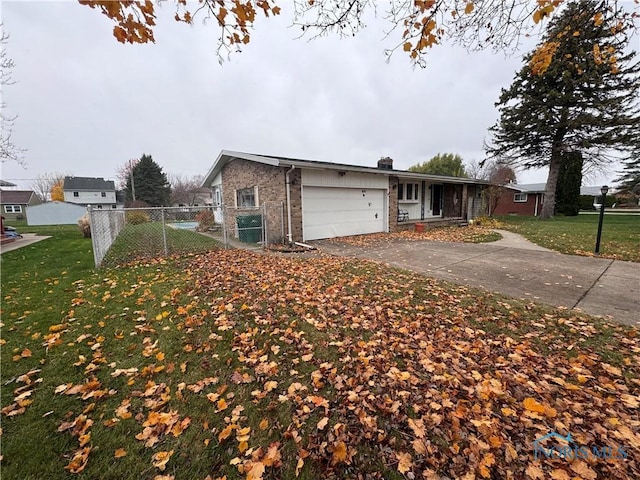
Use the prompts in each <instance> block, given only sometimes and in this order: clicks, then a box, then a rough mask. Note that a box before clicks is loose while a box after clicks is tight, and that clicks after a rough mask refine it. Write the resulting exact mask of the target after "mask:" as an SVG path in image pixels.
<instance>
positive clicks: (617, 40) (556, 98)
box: [487, 0, 640, 218]
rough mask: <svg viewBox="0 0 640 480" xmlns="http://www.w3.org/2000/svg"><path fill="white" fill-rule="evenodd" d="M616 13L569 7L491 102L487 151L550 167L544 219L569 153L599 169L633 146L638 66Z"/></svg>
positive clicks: (591, 5) (586, 3)
mask: <svg viewBox="0 0 640 480" xmlns="http://www.w3.org/2000/svg"><path fill="white" fill-rule="evenodd" d="M615 15H616V12H612V11H611V10H607V9H605V8H604V7H603V2H601V1H598V0H580V1H575V2H570V3H568V4H567V5H566V6H565V7H564V10H563V12H562V13H561V14H559V15H558V16H557V17H555V18H554V19H553V20H552V21H551V22H550V24H549V27H548V30H547V33H546V34H545V36H544V38H543V42H542V43H541V44H540V45H539V46H538V48H537V49H536V50H535V51H534V52H532V53H530V54H528V55H526V56H525V58H524V66H523V67H522V69H521V70H520V72H519V73H518V74H517V75H516V77H515V79H514V81H513V83H512V85H511V86H510V87H509V88H508V89H503V91H502V94H501V96H500V100H499V102H498V103H497V104H496V106H497V107H498V109H499V111H500V119H499V121H498V123H497V124H496V125H495V126H493V127H492V128H491V129H490V131H491V133H492V137H493V138H492V140H491V142H490V144H489V145H488V146H487V151H488V153H489V155H490V157H497V158H499V159H500V160H501V161H502V162H507V163H509V164H510V165H512V166H516V167H521V168H525V169H529V168H539V167H549V175H548V178H547V185H546V192H545V202H544V206H543V209H542V215H541V216H542V217H543V218H549V217H552V216H553V214H554V210H555V195H556V185H557V181H558V175H559V173H560V171H561V166H562V164H563V162H566V161H570V160H571V159H572V158H575V157H574V156H572V155H571V153H576V154H577V153H579V154H581V155H582V159H583V161H584V165H585V166H588V165H594V164H596V165H597V164H605V163H608V162H612V161H613V160H614V159H616V156H618V157H617V158H619V156H620V155H622V156H623V157H625V156H629V155H631V154H632V152H633V149H634V148H637V145H638V142H640V106H639V103H640V100H639V97H638V95H639V92H640V78H639V72H640V64H639V63H638V61H637V60H636V59H635V52H630V51H628V50H627V46H628V43H629V37H628V36H627V31H625V30H624V27H623V26H622V25H621V24H618V23H617V22H616V21H615V20H614V18H615Z"/></svg>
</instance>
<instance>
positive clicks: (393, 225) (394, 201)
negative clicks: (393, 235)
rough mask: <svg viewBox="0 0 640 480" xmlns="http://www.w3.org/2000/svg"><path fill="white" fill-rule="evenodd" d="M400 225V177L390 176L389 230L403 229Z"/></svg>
mask: <svg viewBox="0 0 640 480" xmlns="http://www.w3.org/2000/svg"><path fill="white" fill-rule="evenodd" d="M400 227H401V224H400ZM400 227H399V224H398V177H389V231H390V232H398V231H400V230H403V229H402V228H400Z"/></svg>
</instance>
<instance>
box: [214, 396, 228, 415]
mask: <svg viewBox="0 0 640 480" xmlns="http://www.w3.org/2000/svg"><path fill="white" fill-rule="evenodd" d="M216 407H217V410H216V413H217V412H221V411H223V410H226V409H227V407H228V405H227V402H226V401H225V399H224V398H221V399H220V400H218V402H217V403H216Z"/></svg>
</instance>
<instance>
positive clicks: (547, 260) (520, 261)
mask: <svg viewBox="0 0 640 480" xmlns="http://www.w3.org/2000/svg"><path fill="white" fill-rule="evenodd" d="M500 233H501V234H503V235H504V237H503V239H502V240H499V241H497V242H492V243H483V244H473V243H442V242H430V241H424V242H416V241H405V240H399V241H396V242H389V243H383V244H380V245H376V246H373V247H357V246H353V245H348V244H342V243H336V242H335V240H333V241H317V242H313V243H314V245H315V246H316V247H318V248H319V249H320V250H321V251H323V252H325V253H328V254H333V255H341V256H347V257H358V258H366V259H370V260H376V261H381V262H384V263H386V264H388V265H391V266H394V267H399V268H403V269H406V270H412V271H414V272H417V273H422V274H425V275H428V276H431V277H436V278H440V279H443V280H447V281H450V282H454V283H458V284H463V285H470V286H474V287H481V288H484V289H486V290H489V291H492V292H497V293H502V294H505V295H509V296H512V297H516V298H523V299H527V300H532V301H536V302H541V303H546V304H549V305H553V306H558V307H566V308H569V309H574V308H575V309H579V310H581V311H583V312H585V313H588V314H591V315H601V316H610V317H612V318H613V319H614V320H616V321H618V322H621V323H626V324H628V325H637V326H640V264H638V263H633V262H622V261H618V260H611V259H605V258H592V257H579V256H574V255H564V254H561V253H557V252H554V251H551V250H547V249H545V248H542V247H539V246H537V245H534V244H532V243H531V242H529V241H527V240H525V239H524V238H523V237H521V236H520V235H517V234H514V233H511V232H504V233H503V232H502V231H500Z"/></svg>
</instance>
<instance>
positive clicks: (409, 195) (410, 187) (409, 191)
mask: <svg viewBox="0 0 640 480" xmlns="http://www.w3.org/2000/svg"><path fill="white" fill-rule="evenodd" d="M412 199H413V183H407V200H412Z"/></svg>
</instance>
